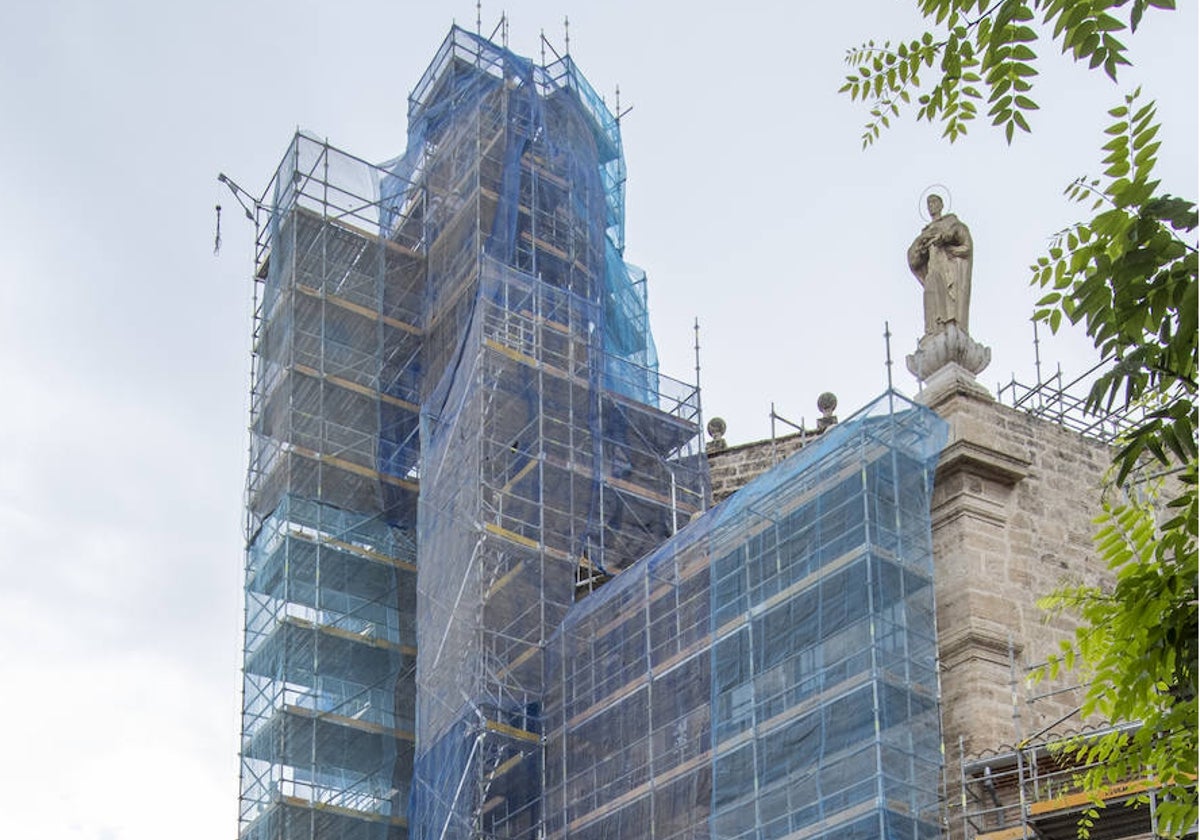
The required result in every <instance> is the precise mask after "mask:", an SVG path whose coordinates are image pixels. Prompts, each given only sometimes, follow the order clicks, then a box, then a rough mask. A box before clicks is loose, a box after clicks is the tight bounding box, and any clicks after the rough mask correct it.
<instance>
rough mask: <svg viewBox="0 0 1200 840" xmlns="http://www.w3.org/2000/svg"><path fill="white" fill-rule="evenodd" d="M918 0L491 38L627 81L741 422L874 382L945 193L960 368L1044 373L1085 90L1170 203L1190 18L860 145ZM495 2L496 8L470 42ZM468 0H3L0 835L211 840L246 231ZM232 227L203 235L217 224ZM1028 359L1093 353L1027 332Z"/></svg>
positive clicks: (670, 294)
mask: <svg viewBox="0 0 1200 840" xmlns="http://www.w3.org/2000/svg"><path fill="white" fill-rule="evenodd" d="M914 5H915V4H913V3H909V2H889V1H888V0H859V2H843V3H837V2H826V3H820V4H817V3H797V2H792V3H786V2H762V1H761V0H747V1H746V2H742V3H737V4H724V3H723V4H716V3H704V2H701V3H695V2H690V3H684V2H657V3H655V2H644V0H643V2H627V1H626V0H609V2H605V3H597V2H592V3H585V2H553V3H551V2H540V1H536V0H513V2H512V3H511V5H510V6H509V7H508V13H509V17H510V21H511V25H510V46H511V47H512V48H514V49H515V50H516V51H518V52H522V53H524V54H526V55H534V56H536V55H537V54H538V49H539V48H538V32H539V30H540V29H545V31H546V34H547V37H549V38H550V40H551V41H552V42H553V43H554V44H555V45H556V47H557V48H558V49H559V50H560V51H561V50H562V49H563V42H564V33H563V26H562V19H563V17H564V15H569V17H570V47H571V53H572V55H573V57H574V58H575V59H576V60H577V61H578V62H579V64H580V66H581V67H582V68H583V70H584V72H585V74H586V75H587V76H588V78H589V80H590V81H591V82H592V84H593V85H594V86H595V88H596V89H597V90H599V91H601V92H603V93H606V95H607V96H608V98H609V102H610V103H611V102H612V101H613V94H612V92H613V90H614V88H615V86H616V85H618V84H619V85H620V87H621V103H622V106H623V107H628V106H633V110H632V111H631V112H630V113H629V114H628V115H627V116H626V117H625V119H624V120H623V123H622V128H623V135H624V143H625V153H626V159H627V163H628V169H629V182H628V191H627V201H628V206H627V227H626V231H627V242H628V246H627V252H626V256H627V258H628V259H630V260H631V261H633V262H635V263H637V264H639V265H641V266H642V267H644V268H645V269H646V270H647V272H648V273H649V276H650V301H651V309H652V319H653V325H654V330H655V336H656V339H657V342H658V347H659V353H660V356H661V359H662V370H663V372H664V373H667V374H670V375H673V376H675V377H677V378H682V379H687V380H692V379H693V378H694V372H693V365H694V362H693V355H692V342H693V335H692V320H693V318H695V317H698V318H699V319H700V323H701V344H702V348H703V349H702V365H703V373H702V379H703V385H704V401H705V413H706V415H707V416H712V415H713V414H719V415H721V416H723V417H725V418H726V420H727V421H728V423H729V433H728V437H729V439H730V440H731V442H735V443H736V442H742V441H747V440H752V439H757V438H761V437H765V436H766V435H767V434H768V432H769V425H768V420H767V413H768V411H769V408H770V404H771V402H772V401H774V402H775V403H776V406H777V408H778V410H779V412H780V413H782V414H783V415H785V416H787V417H789V418H791V419H793V420H796V421H799V420H800V419H801V418H807V420H808V422H809V423H810V424H811V423H812V422H813V420H814V419H815V417H816V415H817V411H816V408H815V401H816V397H817V394H818V393H820V392H821V391H824V390H832V391H834V392H836V393H837V395H838V397H839V398H840V401H841V407H840V409H839V413H840V414H842V415H843V416H846V415H848V414H850V413H852V412H853V410H854V409H855V408H856V407H858V406H860V405H862V404H863V403H864V402H865V401H867V400H868V399H869V398H871V397H872V396H874V395H876V394H878V393H879V392H881V391H882V390H883V388H884V386H885V382H886V375H885V369H884V365H883V359H884V343H883V337H882V333H883V324H884V321H885V320H888V321H890V322H891V329H892V332H893V334H894V335H893V339H892V353H893V357H894V358H895V360H896V363H897V364H896V367H895V379H896V383H897V385H898V387H900V388H901V390H904V391H906V392H909V393H913V392H915V390H916V384H915V382H914V381H913V380H912V378H911V377H910V376H909V375H908V373H907V371H905V370H904V368H903V356H904V354H905V353H908V352H911V351H912V350H913V349H914V347H915V343H916V338H917V336H918V334H919V333H920V331H921V314H920V312H921V303H920V291H919V288H918V286H917V284H916V281H915V280H914V279H913V278H912V276H911V275H910V274H909V272H908V269H907V266H906V264H905V259H904V251H905V248H906V247H907V245H908V243H909V241H911V239H912V238H913V236H914V235H915V234H916V233H917V231H918V230H919V229H920V227H921V225H922V221H921V218H920V216H919V212H918V204H919V198H920V195H921V193H922V191H923V190H924V189H925V188H926V187H928V186H929V185H931V184H934V183H941V184H945V185H947V186H948V187H949V188H950V190H951V192H952V195H953V207H952V210H953V211H954V212H956V213H957V214H958V215H959V216H960V217H961V218H962V219H963V220H964V221H966V222H967V223H968V224H969V225H970V226H971V229H972V232H973V235H974V239H975V244H976V250H977V254H976V259H975V287H974V292H973V301H972V319H971V327H972V329H971V332H972V334H973V335H974V337H975V338H977V339H978V340H980V341H983V342H984V343H986V344H988V345H990V346H991V348H992V353H993V361H992V365H991V367H990V368H989V369H988V370H986V371H985V372H984V373H983V374H982V376H981V377H980V378H981V380H982V381H983V382H984V383H985V384H988V385H989V386H990V387H994V386H995V384H996V383H997V382H998V381H1002V380H1003V381H1007V380H1008V378H1009V376H1010V375H1011V374H1013V373H1015V374H1016V375H1017V377H1018V379H1022V380H1024V381H1027V382H1029V381H1031V380H1032V379H1033V358H1034V357H1033V347H1032V341H1031V328H1030V324H1029V315H1030V312H1031V310H1032V305H1033V302H1034V300H1036V298H1037V293H1036V292H1035V291H1034V290H1032V289H1031V288H1029V286H1028V283H1027V276H1028V272H1027V269H1026V267H1027V266H1028V265H1029V263H1030V262H1032V261H1033V259H1035V258H1036V257H1037V256H1038V255H1039V254H1040V253H1041V252H1042V251H1043V249H1044V247H1045V244H1046V237H1047V235H1048V234H1050V233H1052V232H1054V231H1055V230H1058V229H1060V228H1062V227H1063V226H1065V225H1066V224H1068V223H1070V222H1071V221H1073V220H1074V219H1076V218H1079V217H1081V210H1080V208H1077V207H1075V206H1073V205H1071V204H1069V203H1067V202H1066V201H1065V199H1063V198H1062V196H1061V193H1062V189H1063V187H1065V186H1066V185H1067V183H1069V182H1070V181H1071V180H1072V179H1073V178H1075V177H1076V176H1079V175H1082V174H1085V173H1099V171H1100V166H1099V161H1100V157H1101V153H1100V151H1099V146H1100V145H1101V143H1102V142H1103V136H1102V134H1101V132H1102V129H1103V127H1104V126H1105V125H1106V124H1107V122H1106V121H1107V117H1106V116H1105V114H1104V111H1105V109H1106V108H1108V107H1111V106H1113V105H1115V104H1117V102H1118V101H1119V100H1120V97H1121V95H1122V92H1123V91H1124V90H1127V89H1130V88H1132V87H1133V86H1134V85H1136V84H1139V83H1141V84H1143V85H1144V86H1145V90H1146V93H1147V94H1148V95H1149V96H1152V97H1156V98H1157V99H1158V101H1159V113H1160V116H1161V118H1162V120H1163V122H1164V130H1163V134H1162V140H1163V149H1162V152H1161V158H1162V165H1161V171H1160V174H1161V176H1162V177H1163V180H1164V184H1165V186H1166V188H1167V189H1169V190H1172V191H1174V192H1176V193H1181V194H1183V195H1187V196H1191V197H1194V196H1195V195H1196V183H1197V156H1196V149H1197V73H1196V58H1197V56H1196V52H1197V12H1196V5H1195V4H1194V3H1191V2H1184V3H1181V4H1180V5H1181V6H1183V7H1184V8H1183V9H1182V10H1181V11H1179V12H1174V13H1169V14H1158V13H1151V14H1150V15H1148V17H1147V19H1146V21H1145V22H1144V31H1142V32H1140V33H1139V34H1138V35H1137V36H1136V37H1134V38H1131V39H1129V43H1130V46H1131V47H1132V49H1133V52H1132V56H1133V59H1134V62H1135V67H1133V68H1126V71H1124V73H1123V78H1122V83H1121V85H1120V86H1116V85H1113V84H1111V83H1109V82H1108V81H1107V80H1106V79H1105V78H1104V77H1103V76H1101V75H1099V74H1097V73H1089V72H1087V71H1086V69H1085V68H1083V67H1078V66H1074V65H1071V64H1070V63H1069V62H1068V61H1067V60H1065V59H1063V58H1060V57H1059V56H1058V55H1057V51H1056V50H1054V49H1053V48H1049V47H1045V48H1044V50H1043V51H1044V52H1045V61H1044V63H1043V67H1042V69H1043V73H1042V76H1041V77H1040V81H1039V86H1038V92H1037V96H1036V98H1037V99H1038V101H1039V102H1040V103H1041V104H1042V107H1043V110H1042V111H1041V112H1040V113H1039V114H1037V118H1036V120H1035V121H1034V134H1033V135H1032V136H1027V137H1021V138H1019V139H1018V141H1017V142H1016V143H1015V144H1014V145H1013V147H1011V148H1009V147H1006V146H1005V145H1004V143H1003V140H1002V138H1001V137H1000V136H999V135H998V134H996V133H994V132H990V131H988V130H986V129H985V126H984V125H982V124H981V125H979V126H977V127H975V128H974V129H972V134H971V136H969V137H968V138H967V139H966V140H965V141H962V142H960V143H958V144H956V145H955V146H953V147H950V146H948V145H946V144H944V143H943V142H941V141H940V140H939V139H938V135H939V132H938V130H936V129H934V128H931V127H930V126H928V125H927V124H921V125H915V124H913V123H912V122H911V120H902V121H900V123H899V125H897V126H896V127H895V128H894V129H893V130H892V131H890V132H889V133H887V134H885V136H884V137H883V138H882V140H881V141H880V143H879V144H878V145H877V146H876V147H875V148H873V149H871V150H868V151H866V152H863V151H861V150H860V148H859V139H858V138H859V133H860V129H861V125H862V123H863V122H864V121H865V118H866V115H865V112H864V110H863V109H862V108H860V107H858V106H857V105H855V104H852V103H850V101H849V100H848V99H847V98H845V97H843V96H838V95H837V94H836V90H837V88H838V87H839V86H840V83H841V79H842V76H843V75H844V72H845V71H844V68H843V65H842V59H843V54H844V51H845V49H846V48H847V47H850V46H853V45H856V44H858V43H860V42H862V41H864V40H866V39H867V38H870V37H880V38H882V37H886V36H889V35H901V36H909V37H911V36H913V35H915V34H917V33H918V32H919V31H920V29H921V21H920V19H919V17H918V16H917V15H916V13H915V12H914V11H913V10H912V7H913V6H914ZM501 10H502V9H501V7H500V6H499V5H498V4H493V3H490V2H489V3H485V4H484V8H483V18H484V29H485V34H486V32H487V31H490V30H491V28H492V26H494V24H495V22H496V21H497V19H498V18H499V15H500V13H501ZM452 18H457V20H458V22H459V23H460V24H462V25H465V26H467V27H469V28H473V27H474V22H475V5H474V3H473V2H469V0H468V2H463V0H456V2H446V3H436V2H415V0H409V2H396V1H394V2H366V0H347V1H346V2H341V3H336V4H335V3H318V2H302V1H301V2H297V0H290V2H284V0H262V2H232V0H210V2H206V3H152V2H148V0H111V2H106V3H95V2H86V1H85V0H75V1H74V2H72V0H49V1H48V2H26V0H9V2H7V3H5V4H4V5H3V7H2V8H0V161H2V162H3V163H2V166H3V172H4V186H3V187H2V188H0V295H2V298H0V383H2V385H3V391H2V393H3V395H4V396H3V399H2V400H0V435H2V440H3V447H2V449H0V639H2V640H3V641H0V680H2V684H3V686H4V690H3V691H0V744H3V752H4V755H5V759H6V760H5V761H3V762H0V836H3V837H31V838H32V837H37V838H46V839H47V840H59V839H60V838H62V840H68V839H69V840H149V839H150V838H161V837H168V836H169V837H173V838H181V840H192V838H197V839H198V838H213V837H233V836H234V835H235V833H236V794H237V759H236V753H237V744H238V737H237V732H238V708H239V703H240V677H239V674H238V668H239V661H240V632H241V631H240V622H241V612H242V607H241V589H240V584H241V570H242V558H241V549H242V535H241V511H240V507H241V501H242V498H241V488H242V485H243V471H244V468H245V452H246V445H247V433H246V411H247V406H248V398H247V395H246V391H247V384H248V378H249V331H250V310H251V282H250V279H249V278H250V271H251V238H252V230H251V226H250V224H249V223H248V222H246V221H245V220H244V219H243V218H242V217H240V215H239V213H240V211H239V210H238V209H237V208H236V205H235V202H234V201H233V200H232V199H231V197H230V196H229V195H228V194H226V193H224V192H223V188H222V187H220V185H218V184H217V182H216V175H217V173H218V172H222V171H223V172H226V173H228V174H229V175H230V176H231V177H232V178H234V179H235V180H236V181H238V182H239V183H240V184H242V185H243V186H244V187H246V188H248V189H250V190H252V191H253V192H258V191H259V190H261V188H262V187H263V186H264V185H265V184H266V182H267V180H268V179H269V178H270V176H271V174H272V172H273V171H274V168H275V166H276V165H277V163H278V160H279V157H280V156H281V155H282V153H283V151H284V148H285V146H286V144H287V142H288V140H289V139H290V136H291V134H292V132H293V131H294V130H295V129H296V128H297V127H302V128H305V129H307V130H309V131H312V132H313V133H315V134H317V135H318V136H326V137H328V138H329V140H330V141H331V142H332V143H334V144H335V145H338V146H340V147H342V148H344V149H346V150H347V151H350V152H352V153H355V154H357V155H359V156H361V157H364V158H366V159H368V160H377V161H382V160H384V159H388V158H391V157H393V156H395V155H397V154H399V153H400V152H401V151H402V150H403V148H404V144H405V129H406V125H405V106H406V97H407V94H408V91H409V90H410V89H411V87H412V86H413V85H414V84H415V83H416V81H417V80H418V78H419V76H420V74H421V72H422V71H423V70H424V68H425V66H426V65H427V63H428V62H429V60H430V59H431V58H432V56H433V54H434V51H435V50H436V48H437V46H438V45H439V44H440V42H441V40H442V39H443V38H444V36H445V35H446V32H447V30H448V28H449V26H450V24H451V20H452ZM217 202H220V203H221V204H222V205H223V206H224V208H225V212H224V214H223V225H222V235H223V240H224V242H223V247H222V250H221V253H220V255H219V256H214V255H213V253H212V251H213V235H214V210H213V206H214V204H216V203H217ZM1044 339H1045V341H1044V342H1043V345H1042V358H1043V364H1044V366H1045V368H1046V369H1047V370H1049V369H1052V368H1053V365H1054V363H1055V362H1059V361H1061V363H1062V365H1063V369H1064V371H1065V372H1066V373H1067V374H1073V373H1076V372H1080V371H1082V370H1084V369H1086V368H1087V367H1088V366H1090V365H1091V363H1092V358H1091V354H1090V352H1089V346H1088V342H1087V341H1086V340H1085V339H1083V338H1081V337H1080V336H1078V335H1074V336H1064V337H1059V338H1055V339H1053V340H1051V339H1049V337H1047V336H1044Z"/></svg>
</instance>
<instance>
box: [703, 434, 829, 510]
mask: <svg viewBox="0 0 1200 840" xmlns="http://www.w3.org/2000/svg"><path fill="white" fill-rule="evenodd" d="M817 435H818V433H817V432H815V431H814V432H796V433H795V434H790V435H785V436H783V437H777V438H775V440H774V441H770V440H759V441H755V442H753V443H743V444H739V445H738V446H730V447H728V448H727V449H722V450H720V451H717V452H709V453H708V471H709V478H710V479H711V481H712V494H713V501H714V502H719V501H721V500H722V499H725V498H726V497H728V496H730V495H732V494H733V492H734V491H735V490H738V489H740V488H741V487H742V486H743V485H745V484H746V483H747V482H749V481H750V480H751V479H753V478H754V477H756V476H758V475H760V474H762V473H764V472H766V471H767V470H769V469H770V468H771V467H773V466H775V465H776V464H778V463H779V462H780V461H782V460H783V459H784V458H786V457H787V456H789V455H791V454H792V453H793V452H795V451H797V450H799V449H801V448H803V447H804V445H805V444H806V443H808V442H809V441H810V440H813V439H814V438H816V437H817Z"/></svg>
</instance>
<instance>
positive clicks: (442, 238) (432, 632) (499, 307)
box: [396, 29, 708, 838]
mask: <svg viewBox="0 0 1200 840" xmlns="http://www.w3.org/2000/svg"><path fill="white" fill-rule="evenodd" d="M409 124H410V143H409V145H410V149H414V148H416V149H421V150H424V151H423V152H422V154H421V156H420V157H419V159H413V158H408V159H405V160H404V161H402V162H400V163H399V164H397V166H396V170H397V171H398V172H400V173H403V175H404V177H405V178H409V179H412V180H414V181H415V182H416V183H419V184H420V186H421V188H422V189H423V190H424V191H425V193H426V196H427V199H426V200H427V207H428V221H427V226H426V236H427V253H428V290H429V292H428V296H427V304H426V305H427V310H426V311H427V318H426V325H427V330H426V336H425V366H424V369H423V382H424V386H423V388H424V390H423V393H422V416H421V419H422V426H421V439H422V446H423V453H422V470H421V474H422V486H421V497H420V514H419V529H418V532H419V539H418V544H419V551H418V554H419V561H418V566H419V568H420V572H419V575H418V629H419V644H418V650H419V653H418V669H417V674H418V721H419V725H418V739H417V743H418V750H417V762H416V770H415V780H416V782H415V789H414V796H413V810H412V814H413V836H414V837H422V838H443V837H449V838H457V837H506V838H518V837H520V838H534V837H537V836H540V834H539V832H540V831H541V825H542V821H543V813H544V803H543V798H542V795H541V774H542V771H543V765H544V760H543V743H542V733H543V730H544V712H543V704H544V695H545V692H546V686H545V672H544V667H545V663H544V649H545V645H546V642H547V640H548V639H549V637H550V636H551V634H552V633H553V632H554V631H555V630H556V629H557V627H558V626H559V624H560V623H561V622H562V620H563V617H564V616H565V615H566V613H567V611H568V610H569V608H570V607H571V605H572V604H573V603H575V601H576V598H577V597H580V596H581V595H583V594H585V593H586V592H588V591H590V590H591V589H593V588H594V587H595V586H596V585H597V584H599V583H600V582H602V581H604V580H607V579H608V578H609V577H611V576H612V575H615V574H617V573H618V572H620V571H621V570H622V569H624V568H626V567H628V566H630V565H631V564H632V563H633V562H634V561H635V560H637V558H639V557H641V556H642V555H644V554H645V553H647V552H648V551H650V550H651V549H653V548H655V547H657V546H658V545H659V544H661V543H662V541H663V540H665V539H666V538H668V537H669V536H671V535H672V534H674V533H676V532H677V531H678V530H679V529H680V528H682V527H683V526H684V525H685V524H686V523H687V522H688V521H689V520H690V518H691V517H692V516H693V515H696V514H698V513H700V512H701V511H703V509H704V508H705V507H706V505H707V500H708V487H707V474H706V467H705V463H704V461H703V456H702V454H701V452H700V448H701V445H702V441H701V435H700V407H699V396H698V393H697V391H696V389H695V387H693V386H688V385H684V384H683V383H679V382H675V381H673V380H671V379H669V378H667V377H665V376H661V375H660V374H659V373H658V372H657V369H656V359H655V355H654V346H653V342H652V341H651V339H650V334H649V325H648V316H647V309H646V301H645V275H644V274H643V273H642V272H641V271H640V270H638V269H636V268H634V267H632V266H629V265H628V264H626V263H625V262H624V261H623V259H622V257H621V253H622V250H623V236H624V233H623V227H624V223H623V212H624V208H623V202H624V198H623V190H624V164H623V162H622V157H621V146H620V136H619V132H618V128H617V124H616V120H615V118H614V117H613V116H612V115H611V114H610V113H609V112H608V110H607V109H606V108H605V107H604V106H603V104H602V103H601V102H600V99H599V97H598V96H596V95H595V93H594V92H593V91H592V90H591V88H590V87H589V86H588V85H587V83H586V82H585V81H584V80H583V78H582V76H581V75H580V74H579V73H578V71H577V69H576V68H575V66H574V64H573V63H572V61H571V60H570V58H569V57H563V58H559V59H558V60H557V61H555V62H554V63H552V64H550V65H548V66H546V67H540V66H537V65H535V64H533V63H532V62H530V61H528V60H527V59H524V58H521V57H518V56H515V55H513V54H512V53H510V52H509V51H507V50H505V49H503V48H500V47H497V46H496V45H494V44H491V43H489V42H487V41H485V40H483V39H481V38H478V37H477V36H474V35H471V34H470V33H467V32H464V31H462V30H457V29H456V30H454V31H453V32H452V33H451V37H450V38H449V39H448V40H447V42H446V44H444V45H443V47H442V49H441V50H440V51H439V53H438V56H437V57H436V58H435V59H434V62H433V64H432V65H431V67H430V69H429V71H428V72H427V73H426V75H425V77H424V78H423V79H422V80H421V82H420V83H419V84H418V85H417V87H416V89H415V91H414V93H413V95H412V98H411V100H410V108H409ZM414 138H419V140H418V142H417V143H416V144H415V145H414ZM414 173H415V174H414Z"/></svg>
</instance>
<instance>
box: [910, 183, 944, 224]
mask: <svg viewBox="0 0 1200 840" xmlns="http://www.w3.org/2000/svg"><path fill="white" fill-rule="evenodd" d="M931 195H936V196H937V197H938V198H940V199H941V200H942V212H943V213H949V212H950V208H951V207H952V206H953V205H952V204H951V196H950V188H949V187H947V186H946V185H945V184H930V185H929V186H928V187H926V188H925V192H923V193H921V201H920V204H919V205H918V206H917V212H918V213H920V214H921V221H923V222H928V221H930V218H929V210H928V209H927V208H926V206H925V205H926V204H927V203H928V201H929V196H931Z"/></svg>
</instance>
